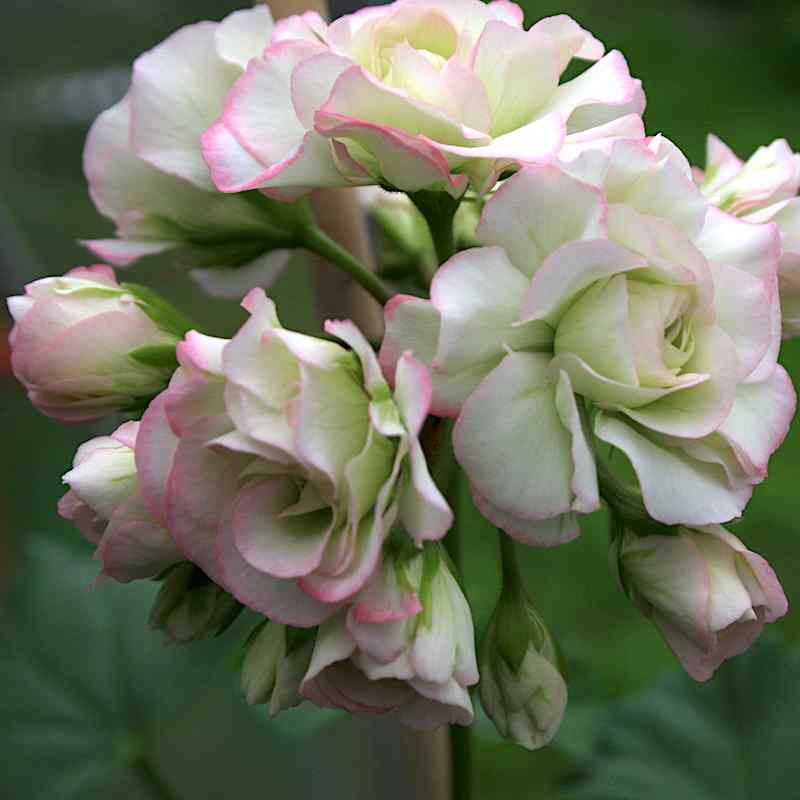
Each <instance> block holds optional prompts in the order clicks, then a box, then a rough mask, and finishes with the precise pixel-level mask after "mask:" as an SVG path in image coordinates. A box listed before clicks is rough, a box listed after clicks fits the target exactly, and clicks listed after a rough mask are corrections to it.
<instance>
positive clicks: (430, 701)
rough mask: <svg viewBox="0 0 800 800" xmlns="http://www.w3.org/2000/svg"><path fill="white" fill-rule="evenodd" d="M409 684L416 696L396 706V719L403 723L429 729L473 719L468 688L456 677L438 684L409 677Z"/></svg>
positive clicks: (468, 722)
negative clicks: (399, 707) (410, 700)
mask: <svg viewBox="0 0 800 800" xmlns="http://www.w3.org/2000/svg"><path fill="white" fill-rule="evenodd" d="M409 685H410V686H411V687H412V688H413V689H414V690H415V691H416V692H417V694H418V697H417V698H416V699H414V700H413V701H412V702H410V703H408V704H407V705H405V706H403V708H401V709H400V710H399V712H398V719H399V720H400V722H402V723H403V725H407V726H408V727H409V728H414V729H415V730H420V731H432V730H436V729H437V728H440V727H442V725H471V724H472V722H473V721H474V719H475V715H474V712H473V710H472V701H471V700H470V697H469V692H468V691H467V690H466V689H465V688H464V687H462V686H460V685H459V684H458V683H457V682H456V681H454V680H450V681H448V682H447V683H445V684H440V683H428V682H427V681H422V680H412V681H409Z"/></svg>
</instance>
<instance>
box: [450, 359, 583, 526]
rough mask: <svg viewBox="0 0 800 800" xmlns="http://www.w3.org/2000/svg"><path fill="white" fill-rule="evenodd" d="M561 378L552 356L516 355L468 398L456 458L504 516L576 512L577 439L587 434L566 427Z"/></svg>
mask: <svg viewBox="0 0 800 800" xmlns="http://www.w3.org/2000/svg"><path fill="white" fill-rule="evenodd" d="M557 380H558V374H557V373H554V372H553V371H552V370H551V369H550V359H549V357H548V356H545V355H540V354H535V353H511V354H509V355H508V356H506V358H505V359H503V361H502V362H501V363H500V366H498V367H497V368H496V369H495V370H494V371H492V372H491V373H490V374H489V375H488V376H487V377H486V378H485V380H484V381H483V382H482V383H481V384H480V386H479V387H478V388H477V389H476V391H475V392H473V394H472V395H471V396H470V397H469V398H468V399H467V401H466V402H465V403H464V407H463V408H462V411H461V415H460V416H459V418H458V422H457V423H456V427H455V429H454V432H453V447H454V450H455V454H456V458H457V460H458V462H459V463H460V464H461V466H462V467H463V468H464V470H465V471H466V473H467V475H468V477H469V479H470V483H471V484H472V485H473V487H474V491H475V493H476V494H477V495H479V496H480V497H482V498H484V499H485V500H486V501H488V503H489V504H491V505H492V506H494V507H496V508H497V509H498V510H500V511H501V512H503V513H506V514H509V515H513V516H515V517H521V518H523V519H527V520H532V521H534V520H535V521H539V520H547V519H550V518H552V517H555V516H558V515H560V514H566V513H568V512H570V511H573V510H575V501H576V497H575V493H574V490H573V481H574V480H575V471H576V468H575V462H574V461H573V455H572V452H573V441H572V439H573V436H574V435H577V436H579V437H581V438H582V437H583V432H582V430H574V429H573V430H568V429H567V428H566V427H565V425H564V422H563V421H562V419H561V416H560V414H559V408H558V405H559V403H558V401H557V389H556V382H557ZM570 422H571V420H570ZM542 463H546V464H547V465H548V467H547V469H546V470H542V469H541V468H540V465H541V464H542Z"/></svg>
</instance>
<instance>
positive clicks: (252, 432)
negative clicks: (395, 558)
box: [136, 289, 452, 627]
mask: <svg viewBox="0 0 800 800" xmlns="http://www.w3.org/2000/svg"><path fill="white" fill-rule="evenodd" d="M244 306H245V308H247V310H248V311H249V312H250V315H251V316H250V319H249V320H248V321H247V322H246V323H245V324H244V325H243V326H242V327H241V328H240V329H239V331H238V332H237V333H236V335H235V336H234V337H233V338H232V339H231V340H230V341H226V340H222V339H213V338H211V337H208V336H203V335H201V334H198V333H196V332H194V331H192V332H190V333H189V334H187V336H186V338H185V340H184V341H183V342H181V343H180V344H179V345H178V348H177V355H178V359H179V361H180V365H181V366H180V369H178V370H177V372H176V373H175V375H174V377H173V379H172V382H171V384H170V386H169V388H168V389H167V390H165V391H164V392H162V393H161V395H159V397H158V398H156V399H155V400H154V401H153V402H152V403H151V404H150V407H149V408H148V411H147V412H146V413H145V415H144V417H143V419H142V429H141V434H140V446H138V447H137V452H136V456H137V462H138V463H139V465H140V472H141V474H142V477H143V484H142V485H143V492H144V495H145V498H146V499H147V500H148V503H149V505H150V507H151V509H152V512H153V514H154V516H155V517H156V518H157V519H160V520H162V521H163V523H164V525H165V526H166V527H167V528H169V530H170V532H171V533H172V535H173V536H174V538H175V541H176V543H177V544H178V546H179V547H180V548H181V550H182V552H183V553H184V555H185V556H186V558H187V559H188V560H190V561H192V562H193V563H195V564H197V566H199V567H200V568H201V569H202V570H203V571H204V572H205V573H206V574H207V575H208V576H209V577H211V578H212V579H213V580H214V581H215V582H216V583H218V584H219V585H220V586H222V587H223V588H224V589H226V590H227V591H228V592H230V593H231V594H232V595H233V596H234V597H236V598H237V599H238V600H239V601H240V602H241V603H243V604H244V605H247V606H249V607H250V608H252V609H253V610H254V611H257V612H258V613H260V614H262V615H264V616H266V617H268V618H269V619H272V620H273V621H277V622H282V623H284V624H288V625H293V626H297V627H311V626H314V625H317V624H319V623H320V622H321V621H322V620H324V619H327V618H328V617H329V616H331V615H333V614H334V613H336V611H337V609H338V608H339V605H340V604H341V603H342V602H345V601H348V600H349V599H351V598H352V597H353V596H354V595H356V594H357V593H358V592H359V591H360V590H361V589H362V588H363V586H364V585H365V584H366V583H367V581H368V580H369V579H370V577H371V576H372V573H373V572H374V571H375V570H376V569H377V568H378V566H379V563H380V559H381V550H382V545H383V542H384V540H385V539H386V537H387V536H388V535H389V533H390V531H391V529H392V526H393V525H394V523H395V521H399V522H400V523H401V524H402V525H403V527H404V528H405V530H406V531H407V533H408V534H409V536H411V537H412V538H413V539H414V540H415V541H416V542H417V543H418V544H419V545H421V544H422V542H424V541H425V540H427V539H438V538H441V537H442V536H444V534H445V533H446V531H447V530H448V528H449V527H450V524H451V522H452V512H451V511H450V508H449V507H448V505H447V503H446V501H445V500H444V498H443V497H442V495H441V493H440V491H439V489H438V488H437V487H436V485H435V483H434V481H433V479H432V478H431V475H430V472H429V470H428V467H427V463H426V459H425V454H424V452H423V450H422V445H421V443H420V441H419V434H420V431H421V429H422V425H423V424H424V422H425V419H426V417H427V412H428V402H429V399H430V379H429V377H428V374H427V370H426V369H425V367H424V366H423V365H422V364H420V363H419V362H418V361H416V360H414V359H413V358H411V356H408V357H404V358H402V359H401V360H400V362H399V363H398V369H397V372H396V375H395V390H394V392H392V391H391V390H390V389H389V387H388V385H387V383H386V381H385V379H384V377H383V375H382V373H381V370H380V367H379V365H378V362H377V358H376V356H375V353H374V352H373V350H372V348H371V347H370V345H369V344H368V343H367V341H366V339H364V337H363V335H362V334H361V333H360V332H359V331H358V330H357V329H356V327H355V326H354V325H353V324H352V323H351V322H346V321H345V322H341V321H336V322H333V321H331V322H328V323H327V325H326V328H327V330H328V332H329V333H331V334H332V335H333V336H335V337H337V339H338V340H339V342H341V344H340V343H339V342H334V341H328V340H324V339H319V338H315V337H312V336H307V335H304V334H300V333H296V332H294V331H289V330H286V329H285V328H283V327H282V326H281V324H280V322H279V321H278V318H277V314H276V311H275V305H274V303H272V301H271V300H269V299H268V298H267V297H266V295H265V294H264V293H263V291H262V290H260V289H254V290H252V292H251V293H249V294H248V296H247V298H246V299H245V301H244ZM345 345H348V346H350V347H351V348H352V349H351V350H348V349H346V347H345Z"/></svg>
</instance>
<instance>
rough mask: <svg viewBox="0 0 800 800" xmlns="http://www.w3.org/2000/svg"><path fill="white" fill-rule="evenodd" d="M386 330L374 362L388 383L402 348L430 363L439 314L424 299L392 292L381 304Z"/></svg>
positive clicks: (433, 350) (433, 351) (391, 379)
mask: <svg viewBox="0 0 800 800" xmlns="http://www.w3.org/2000/svg"><path fill="white" fill-rule="evenodd" d="M384 322H385V326H386V332H385V334H384V337H383V341H382V342H381V349H380V352H379V353H378V363H379V364H380V365H381V369H382V370H383V374H384V375H385V376H386V380H388V381H389V382H390V383H391V384H392V385H394V375H395V372H396V370H397V362H398V361H399V360H400V357H401V356H402V355H403V353H405V352H406V351H409V352H410V353H411V354H412V355H413V356H414V357H415V358H416V359H418V360H419V361H422V362H423V363H424V364H430V363H431V362H432V361H433V357H434V355H435V353H436V347H437V345H438V341H439V326H440V323H441V318H440V316H439V312H438V311H437V310H436V308H435V306H434V305H433V304H432V303H431V302H430V301H428V300H423V299H422V298H420V297H413V296H412V295H407V294H396V295H394V297H392V298H391V299H390V300H389V302H388V303H387V304H386V306H385V308H384Z"/></svg>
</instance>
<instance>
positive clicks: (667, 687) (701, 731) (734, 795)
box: [561, 639, 800, 800]
mask: <svg viewBox="0 0 800 800" xmlns="http://www.w3.org/2000/svg"><path fill="white" fill-rule="evenodd" d="M799 678H800V652H798V651H797V650H795V649H789V648H787V647H784V646H781V644H779V643H778V642H776V641H775V640H773V639H766V640H763V641H761V642H760V643H759V644H758V645H757V646H756V647H755V648H754V649H753V650H752V651H751V652H749V653H747V654H746V655H744V656H740V657H739V658H737V659H734V660H733V661H731V662H729V663H727V664H726V665H725V666H724V667H723V668H722V669H720V670H719V672H718V673H717V675H716V676H715V678H714V679H713V680H712V681H710V682H709V683H706V684H697V683H694V682H692V681H691V680H690V679H689V678H687V677H686V676H684V675H683V674H680V675H677V674H676V675H671V676H669V677H668V678H667V679H665V680H663V681H660V682H659V683H658V684H657V685H656V686H655V687H654V688H653V689H652V690H650V691H648V692H645V693H643V694H640V695H637V696H635V697H632V698H630V699H628V700H626V701H624V702H622V703H621V704H619V705H618V706H617V707H616V708H615V709H613V710H612V711H611V712H610V713H609V714H608V715H607V716H606V719H605V720H604V726H603V728H604V733H603V735H602V736H601V737H600V738H599V741H598V744H597V747H596V750H595V752H594V754H593V756H592V757H591V759H589V760H588V762H587V763H585V764H584V765H583V774H582V776H581V777H580V778H579V779H578V780H577V781H576V782H575V783H574V785H573V786H571V787H570V788H569V789H567V790H566V791H565V792H564V793H563V794H562V795H561V797H562V798H563V800H642V798H646V799H647V800H674V798H676V797H679V798H681V800H752V798H755V797H763V798H773V797H775V798H789V797H796V796H797V787H798V786H800V759H798V758H797V750H798V746H800V726H798V724H797V716H798V708H800V680H798V679H799Z"/></svg>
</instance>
